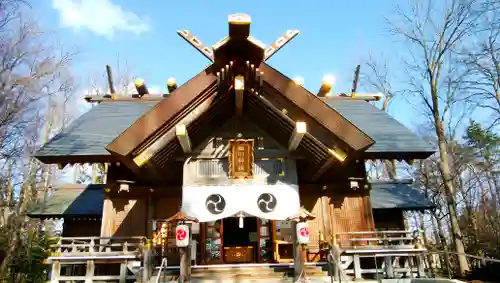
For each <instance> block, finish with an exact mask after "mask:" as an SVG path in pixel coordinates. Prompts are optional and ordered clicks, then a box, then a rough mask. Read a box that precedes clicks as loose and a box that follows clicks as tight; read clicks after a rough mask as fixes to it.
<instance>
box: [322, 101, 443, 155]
mask: <svg viewBox="0 0 500 283" xmlns="http://www.w3.org/2000/svg"><path fill="white" fill-rule="evenodd" d="M328 105H329V106H330V107H332V108H334V109H335V110H337V112H339V113H340V114H341V115H342V116H344V117H345V118H346V119H348V120H349V121H351V122H352V123H353V124H354V125H356V126H357V127H358V128H359V129H360V130H361V131H363V132H364V133H366V134H367V135H368V136H369V137H371V138H372V139H373V140H375V144H374V145H372V146H371V147H369V148H368V149H367V150H366V152H373V153H375V152H377V153H378V152H428V153H429V155H431V154H432V153H434V152H435V151H436V149H435V148H434V147H433V146H431V144H429V143H428V142H426V141H424V140H422V139H421V138H420V137H418V136H417V135H416V134H414V133H413V132H412V131H410V129H408V128H407V127H405V126H404V125H403V124H401V123H399V122H398V121H397V120H396V119H394V118H392V117H391V116H390V115H389V114H387V113H385V112H384V111H382V110H380V109H378V108H377V107H376V106H374V105H372V104H370V103H368V102H366V101H362V100H337V101H332V102H328Z"/></svg>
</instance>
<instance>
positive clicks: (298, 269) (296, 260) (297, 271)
mask: <svg viewBox="0 0 500 283" xmlns="http://www.w3.org/2000/svg"><path fill="white" fill-rule="evenodd" d="M290 226H291V227H292V242H293V270H294V273H293V274H294V276H293V278H294V281H297V280H299V278H300V276H301V274H302V265H301V260H300V257H301V254H302V250H301V248H300V244H299V242H298V239H297V221H290Z"/></svg>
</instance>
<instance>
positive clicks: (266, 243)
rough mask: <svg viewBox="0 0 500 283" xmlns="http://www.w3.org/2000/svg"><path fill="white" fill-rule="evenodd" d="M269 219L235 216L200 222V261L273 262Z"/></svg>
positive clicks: (232, 262)
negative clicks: (241, 221)
mask: <svg viewBox="0 0 500 283" xmlns="http://www.w3.org/2000/svg"><path fill="white" fill-rule="evenodd" d="M273 227H274V225H273V221H270V220H267V219H262V218H256V217H250V216H249V217H244V218H243V227H242V228H240V225H239V218H238V217H228V218H224V219H222V220H216V221H211V222H206V223H203V225H202V228H201V229H202V231H201V234H202V237H201V238H202V239H201V240H202V243H201V247H202V250H201V255H202V261H201V262H202V263H204V264H221V263H226V264H234V263H265V262H272V261H273V258H274V257H273V252H274V246H273V240H272V239H273V236H274V233H273Z"/></svg>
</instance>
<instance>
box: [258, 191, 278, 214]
mask: <svg viewBox="0 0 500 283" xmlns="http://www.w3.org/2000/svg"><path fill="white" fill-rule="evenodd" d="M277 204H278V201H277V200H276V197H275V196H274V195H272V194H269V193H265V194H261V195H260V196H259V198H258V199H257V205H258V206H259V209H260V211H262V212H264V213H269V212H272V211H273V210H274V209H275V208H276V205H277Z"/></svg>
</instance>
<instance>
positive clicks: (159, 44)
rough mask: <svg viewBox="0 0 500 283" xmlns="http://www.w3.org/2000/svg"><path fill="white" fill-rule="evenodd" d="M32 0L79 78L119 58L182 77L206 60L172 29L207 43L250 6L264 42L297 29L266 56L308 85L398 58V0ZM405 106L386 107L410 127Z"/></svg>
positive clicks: (134, 67) (148, 76)
mask: <svg viewBox="0 0 500 283" xmlns="http://www.w3.org/2000/svg"><path fill="white" fill-rule="evenodd" d="M34 2H35V3H34V4H33V5H34V8H35V12H36V14H37V18H38V19H39V20H40V22H41V24H42V26H43V27H44V28H46V29H50V30H54V31H56V32H57V35H58V37H59V39H60V42H61V43H62V44H63V45H64V46H66V48H73V49H77V50H78V51H79V55H78V57H77V58H76V63H75V67H76V73H77V75H78V77H80V78H81V79H82V80H83V81H85V79H86V78H89V77H92V76H96V74H97V75H99V74H100V73H102V72H103V71H104V66H105V64H110V65H111V66H116V62H117V61H118V60H119V61H121V62H127V65H128V67H129V69H130V70H131V75H133V76H137V77H141V78H144V79H145V80H146V83H147V84H148V85H150V86H158V87H161V88H164V85H165V82H166V80H167V78H169V77H175V78H176V79H177V81H178V82H179V83H183V82H185V81H187V80H188V79H189V78H191V77H192V76H194V75H195V74H197V73H198V72H199V71H200V70H201V69H202V68H204V67H205V66H206V65H207V64H208V63H209V62H208V60H207V59H205V58H204V57H203V56H202V55H201V54H199V53H198V52H197V51H196V50H194V49H193V48H192V47H191V46H189V45H188V44H187V43H186V42H185V41H184V40H182V39H181V38H180V37H179V36H178V35H177V34H176V31H177V30H182V29H188V30H190V31H191V32H193V33H194V34H195V35H196V36H197V37H198V38H199V39H201V40H202V41H203V42H204V43H205V44H207V45H212V44H214V43H215V42H217V41H218V40H220V39H222V38H223V37H224V36H225V35H226V34H227V16H228V15H229V14H233V13H246V14H249V15H250V16H251V17H252V26H251V33H252V35H253V36H254V37H256V38H257V39H259V40H261V41H262V42H264V43H265V44H271V43H272V42H273V41H274V40H276V39H277V38H278V37H279V36H281V35H282V34H283V33H284V32H285V31H286V30H287V29H299V30H300V35H299V36H298V37H297V38H296V39H294V40H293V41H292V42H291V43H290V44H289V45H287V46H286V47H284V48H283V49H282V50H281V51H279V52H278V53H277V54H276V55H275V56H274V57H273V58H272V59H271V60H270V64H271V65H273V66H274V67H276V68H278V69H279V70H280V71H282V72H283V73H284V74H286V75H288V76H290V77H295V76H302V77H304V79H305V87H306V88H308V89H309V90H311V91H313V92H315V91H317V89H318V88H319V86H320V84H321V79H322V77H323V75H325V74H326V73H330V74H333V75H334V76H335V77H336V78H337V83H336V85H335V87H334V88H335V90H337V91H345V92H348V91H349V90H350V87H351V84H352V76H353V70H354V68H355V66H356V64H359V63H362V62H363V60H365V59H366V58H367V56H368V54H370V53H371V54H373V55H375V56H379V55H380V54H384V55H385V56H388V58H390V59H391V60H392V59H394V60H397V58H398V52H397V50H398V49H397V44H396V43H395V42H394V39H393V37H391V36H389V35H388V33H387V25H386V24H385V21H384V16H390V14H391V12H392V11H393V10H394V5H395V4H396V3H400V1H397V0H385V1H361V0H359V1H338V0H337V1H301V2H296V1H269V0H268V1H221V0H217V1H166V0H162V1H160V0H149V1H130V0H128V1H125V0H75V1H71V0H43V1H34ZM396 71H397V70H396ZM82 95H83V94H82ZM409 111H413V110H412V107H411V106H409V105H407V103H406V102H405V101H404V100H401V101H396V102H395V103H393V104H392V106H391V111H390V112H391V114H392V115H393V116H396V117H397V119H398V120H400V121H402V122H403V123H405V124H407V125H409V126H412V127H413V126H415V125H416V123H415V121H412V120H411V119H410V117H412V116H411V115H408V114H409Z"/></svg>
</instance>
